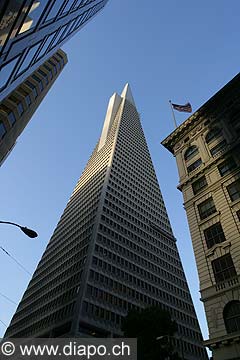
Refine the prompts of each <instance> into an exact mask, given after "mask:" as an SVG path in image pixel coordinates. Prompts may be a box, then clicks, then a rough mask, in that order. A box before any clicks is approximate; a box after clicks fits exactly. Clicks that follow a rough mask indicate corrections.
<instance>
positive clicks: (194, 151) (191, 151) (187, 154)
mask: <svg viewBox="0 0 240 360" xmlns="http://www.w3.org/2000/svg"><path fill="white" fill-rule="evenodd" d="M197 153H198V148H197V146H196V145H192V146H190V147H189V148H188V149H187V150H186V151H185V154H184V159H185V160H189V159H191V158H192V157H193V156H195V155H196V154H197Z"/></svg>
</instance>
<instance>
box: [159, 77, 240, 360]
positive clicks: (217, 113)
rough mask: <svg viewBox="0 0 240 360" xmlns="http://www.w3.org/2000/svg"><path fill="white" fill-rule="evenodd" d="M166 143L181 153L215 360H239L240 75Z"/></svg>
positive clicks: (181, 182)
mask: <svg viewBox="0 0 240 360" xmlns="http://www.w3.org/2000/svg"><path fill="white" fill-rule="evenodd" d="M162 144H163V145H164V146H165V147H166V148H167V149H168V150H169V151H170V152H171V153H172V154H173V155H174V156H175V157H176V161H177V167H178V171H179V185H178V189H179V190H180V191H182V193H183V198H184V206H185V210H186V213H187V218H188V223H189V228H190V233H191V238H192V243H193V249H194V254H195V258H196V263H197V269H198V275H199V280H200V292H201V300H202V301H203V303H204V307H205V312H206V317H207V322H208V327H209V340H207V341H205V345H206V346H208V347H209V348H210V349H212V351H213V359H214V360H227V359H228V360H230V359H231V360H233V359H240V284H239V281H240V74H238V75H237V76H236V77H234V78H233V79H232V80H231V81H230V82H229V83H228V84H227V85H225V86H224V87H223V88H222V89H221V90H220V91H218V92H217V93H216V94H215V95H214V96H213V97H212V98H211V99H210V100H208V101H207V102H206V103H205V104H204V105H203V106H202V107H200V109H198V110H197V111H196V112H195V113H194V114H192V115H191V116H190V117H189V118H188V119H187V120H186V121H184V122H183V123H182V124H181V125H180V126H179V127H178V128H176V130H174V131H173V132H172V133H171V134H170V135H169V136H168V137H167V138H166V139H165V140H164V141H163V142H162Z"/></svg>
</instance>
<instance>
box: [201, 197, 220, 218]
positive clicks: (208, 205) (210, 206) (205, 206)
mask: <svg viewBox="0 0 240 360" xmlns="http://www.w3.org/2000/svg"><path fill="white" fill-rule="evenodd" d="M198 211H199V215H200V218H201V220H203V219H206V218H207V217H208V216H210V215H212V214H214V213H215V212H216V208H215V205H214V202H213V198H211V197H210V198H209V199H207V200H205V201H203V202H202V203H201V204H199V205H198Z"/></svg>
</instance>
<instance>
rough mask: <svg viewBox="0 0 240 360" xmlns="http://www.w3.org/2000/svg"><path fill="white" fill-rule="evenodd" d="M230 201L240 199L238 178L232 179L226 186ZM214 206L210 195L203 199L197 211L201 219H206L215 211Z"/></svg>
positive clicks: (239, 180) (239, 181)
mask: <svg viewBox="0 0 240 360" xmlns="http://www.w3.org/2000/svg"><path fill="white" fill-rule="evenodd" d="M226 189H227V192H228V194H229V197H230V199H231V201H235V200H238V199H240V179H238V180H236V181H234V182H233V183H231V184H230V185H228V186H227V187H226ZM216 211H217V210H216V207H215V204H214V201H213V198H212V197H209V198H208V199H206V200H204V201H203V202H202V203H200V204H199V205H198V212H199V216H200V219H201V220H204V219H206V218H207V217H209V216H210V215H212V214H214V213H216Z"/></svg>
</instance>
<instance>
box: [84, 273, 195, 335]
mask: <svg viewBox="0 0 240 360" xmlns="http://www.w3.org/2000/svg"><path fill="white" fill-rule="evenodd" d="M124 275H129V277H128V279H130V276H131V275H130V274H127V273H125V274H124ZM131 278H132V281H130V280H129V281H128V280H126V278H124V276H123V277H122V279H120V278H118V279H117V280H115V279H113V278H111V277H110V276H108V275H103V274H101V273H99V272H97V271H94V270H90V273H89V281H90V282H91V283H92V284H93V285H95V286H96V287H97V288H98V289H99V287H104V290H106V291H110V292H112V294H113V295H115V296H116V295H120V296H124V297H125V296H126V294H129V296H130V294H132V296H133V298H132V300H133V301H134V302H137V304H138V306H139V305H140V303H142V306H144V307H145V306H161V307H163V308H165V310H167V311H170V312H171V314H172V316H173V317H174V318H176V319H178V320H179V321H181V322H184V323H187V324H190V325H191V327H194V328H195V329H198V322H197V320H196V318H195V312H194V308H193V307H192V306H191V307H189V308H188V309H187V311H185V306H182V300H181V299H179V298H178V297H177V296H176V295H175V296H174V295H171V294H169V293H168V292H167V291H163V289H167V288H166V287H165V286H164V284H162V285H161V286H160V287H156V286H152V285H151V284H146V286H145V289H146V290H144V288H143V287H142V288H141V291H138V289H136V287H132V285H133V284H135V286H136V284H137V281H136V282H135V281H134V279H136V278H135V277H133V276H131ZM124 279H125V280H124ZM136 280H138V282H139V285H138V286H139V287H140V286H141V285H140V283H141V280H140V279H136ZM121 281H122V282H121ZM99 290H100V289H99ZM142 290H143V291H142ZM101 291H102V290H101ZM94 298H95V299H97V297H96V296H95V297H94ZM111 299H112V301H113V303H114V301H115V300H113V297H112V298H111ZM128 300H129V299H128ZM160 300H162V302H160ZM117 301H118V300H117ZM119 301H120V300H119ZM170 303H171V304H172V305H173V306H172V305H171V304H170ZM119 304H120V303H119ZM166 304H168V305H166ZM131 306H132V304H131V303H130V302H128V301H126V300H123V299H122V302H121V308H122V309H123V311H124V312H126V311H129V310H131ZM181 308H183V309H184V310H183V311H181Z"/></svg>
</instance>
